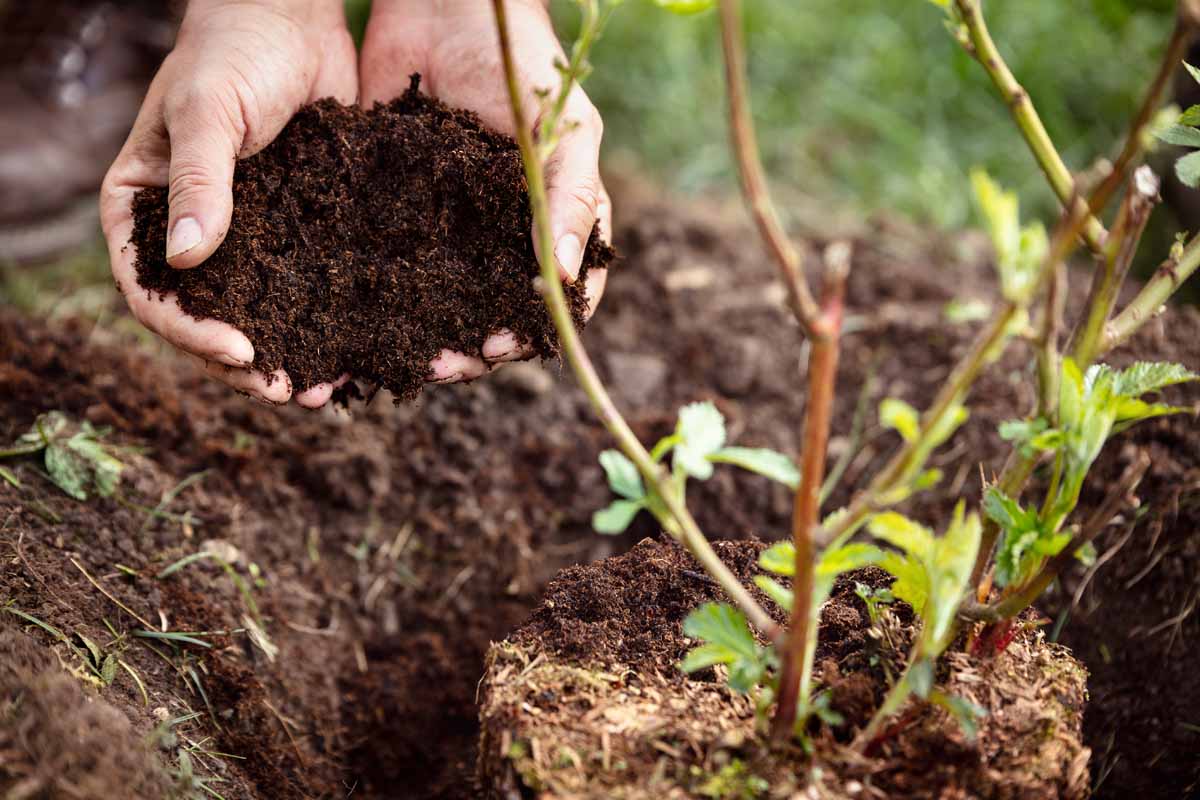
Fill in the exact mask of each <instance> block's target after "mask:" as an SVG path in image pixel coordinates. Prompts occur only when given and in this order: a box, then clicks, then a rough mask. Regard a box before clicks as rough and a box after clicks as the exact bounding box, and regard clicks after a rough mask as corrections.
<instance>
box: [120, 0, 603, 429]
mask: <svg viewBox="0 0 1200 800" xmlns="http://www.w3.org/2000/svg"><path fill="white" fill-rule="evenodd" d="M509 13H510V16H511V23H510V24H511V25H512V28H513V42H514V47H515V49H516V56H517V61H518V68H519V71H520V76H521V80H522V85H523V86H524V87H525V94H526V107H527V108H529V109H534V108H537V107H538V100H537V97H536V95H535V94H534V92H535V90H536V89H540V88H556V87H557V86H558V85H559V80H560V79H559V76H558V73H557V72H556V71H555V69H554V67H553V59H554V58H555V57H561V49H560V48H559V44H558V40H557V39H556V38H555V36H554V31H553V28H552V27H551V24H550V20H549V17H548V15H547V13H546V10H545V8H544V7H543V6H542V5H541V4H540V3H539V2H536V0H509ZM413 72H419V73H421V75H422V79H423V80H422V88H424V89H425V90H426V91H428V92H429V93H430V94H432V95H433V96H435V97H437V98H439V99H440V100H442V101H443V102H445V103H447V104H448V105H451V106H459V107H463V108H467V109H470V110H472V111H475V112H476V113H477V114H479V116H480V118H481V119H482V120H483V122H484V123H485V124H487V125H489V126H490V127H492V128H495V129H497V130H499V131H502V132H504V133H508V134H510V135H512V134H513V133H515V130H514V127H513V122H512V114H511V111H510V109H509V107H508V95H507V90H506V88H505V83H504V77H503V71H502V69H501V66H500V53H499V45H498V41H497V38H496V32H495V23H494V19H493V17H492V10H491V4H490V3H487V2H484V1H483V0H376V2H375V3H374V9H373V11H372V17H371V19H370V21H369V24H368V28H367V35H366V41H365V42H364V45H363V52H362V56H361V62H360V59H359V58H358V56H357V54H356V52H355V49H354V44H353V41H352V40H351V37H350V34H349V32H348V31H347V29H346V24H345V18H344V13H343V8H342V0H192V2H190V3H189V4H188V10H187V14H186V16H185V18H184V20H183V24H182V26H181V28H180V31H179V36H178V39H177V42H176V46H175V49H174V50H173V51H172V53H171V54H170V55H169V56H168V57H167V59H166V60H165V61H164V62H163V65H162V67H161V68H160V70H159V72H158V74H157V76H156V77H155V79H154V82H153V83H152V84H151V86H150V89H149V91H148V93H147V95H146V99H145V101H144V102H143V104H142V109H141V112H140V113H139V115H138V118H137V121H136V122H135V123H134V126H133V130H132V132H131V133H130V135H129V138H128V140H127V141H126V143H125V146H124V147H123V148H122V150H121V153H120V154H119V155H118V156H117V159H116V160H115V161H114V162H113V165H112V167H111V168H110V169H109V172H108V175H107V176H106V178H105V180H104V185H103V187H102V188H101V195H100V217H101V225H102V227H103V229H104V234H105V238H106V239H107V242H108V249H109V257H110V260H111V264H112V271H113V276H114V278H115V279H116V281H117V284H118V286H120V288H121V291H122V292H123V293H124V295H125V299H126V302H127V303H128V304H129V308H130V310H131V311H132V313H133V315H134V316H135V317H136V318H137V319H138V320H139V321H140V322H141V323H142V324H143V325H145V326H146V327H147V328H149V329H150V330H152V331H154V332H155V333H157V334H159V335H160V336H162V337H163V338H164V339H166V340H167V341H169V342H171V343H172V344H173V345H175V346H176V347H178V348H179V349H180V350H183V351H185V352H187V353H190V354H192V355H194V356H197V357H198V358H200V359H201V360H202V361H203V362H204V365H205V370H206V371H207V372H208V374H210V375H212V376H213V377H214V378H216V379H218V380H221V381H223V382H225V383H227V384H229V385H230V386H232V387H233V388H235V389H237V390H239V391H241V392H244V393H246V394H249V395H251V396H253V397H256V398H258V399H260V400H263V401H266V402H271V403H286V402H288V401H289V400H291V399H295V400H296V402H297V403H299V404H300V405H303V406H306V407H309V408H317V407H319V406H321V405H324V404H325V403H326V402H328V400H329V398H330V396H331V395H332V393H333V390H334V389H335V388H336V386H337V385H338V384H339V383H341V382H344V381H345V380H346V379H347V377H348V376H343V378H341V379H340V380H339V381H338V382H335V383H332V384H329V383H327V384H321V385H318V386H314V387H311V388H309V389H307V390H305V391H304V392H301V393H298V394H296V395H295V397H294V398H293V396H292V395H293V393H292V384H291V381H290V379H289V378H288V376H287V375H286V373H284V372H283V371H282V370H280V371H278V372H276V373H275V374H274V375H273V376H267V375H265V374H263V373H262V372H260V371H257V370H254V369H253V368H252V367H251V364H252V362H253V360H254V347H253V345H252V344H251V343H250V341H249V339H247V338H246V336H245V335H244V334H242V333H241V332H240V331H238V330H236V329H235V328H233V327H232V326H230V325H228V324H226V323H223V322H219V321H217V320H211V319H209V320H197V319H195V318H193V317H191V316H189V315H187V314H185V313H183V311H182V310H181V309H180V308H179V304H178V301H177V300H176V298H175V297H174V296H173V295H167V296H159V295H157V294H148V293H147V292H146V291H145V290H143V289H141V288H140V287H139V286H138V283H137V277H136V272H135V270H134V260H135V258H136V252H135V251H134V248H132V247H128V246H127V245H128V242H129V238H130V233H131V232H132V230H133V215H132V201H133V195H134V194H135V193H136V192H137V191H138V190H139V189H142V188H145V187H150V186H155V187H163V186H166V187H168V202H169V205H170V213H169V217H168V223H167V224H168V234H167V253H166V260H167V263H168V264H170V265H171V266H172V267H174V268H176V269H196V268H200V269H203V262H204V260H205V259H206V258H208V257H209V256H210V255H212V253H213V252H214V251H215V250H216V249H217V247H218V246H219V245H220V244H221V241H222V240H223V239H224V236H225V233H226V231H227V230H228V229H229V225H230V219H231V216H232V213H233V194H232V183H233V170H234V164H235V162H236V160H237V159H239V158H246V157H248V156H251V155H254V154H255V153H257V152H258V151H260V150H261V149H262V148H263V147H265V146H266V145H267V144H269V143H270V142H271V141H272V140H274V138H275V137H276V136H277V135H278V134H279V132H280V130H282V129H283V126H284V125H286V124H287V122H288V121H289V120H290V119H291V118H292V116H293V115H294V114H295V112H296V111H297V109H299V108H300V106H302V105H304V104H305V103H308V102H311V101H313V100H317V99H320V98H323V97H334V98H336V99H337V100H339V101H340V102H342V103H346V104H349V103H353V102H355V101H356V100H357V99H358V98H359V97H360V96H361V99H362V101H363V102H364V103H366V104H369V103H373V102H376V101H384V102H386V101H387V100H390V99H392V98H393V97H396V96H398V95H399V94H400V93H401V92H403V90H404V89H405V88H406V87H407V85H408V75H409V74H411V73H413ZM565 116H566V119H567V120H568V122H567V125H566V126H565V128H564V131H565V132H564V135H563V137H562V141H561V144H560V145H559V147H558V149H557V151H556V152H555V154H554V156H553V157H552V159H551V161H550V163H549V164H548V165H547V167H548V169H547V181H548V184H549V187H548V188H549V193H550V207H551V223H552V226H553V230H554V236H555V242H556V247H555V256H556V258H557V260H558V263H559V267H560V273H561V274H562V277H563V279H564V280H568V281H573V280H574V277H575V275H577V274H578V272H579V264H580V262H581V260H582V252H583V244H584V243H586V241H587V237H588V235H589V233H590V232H591V230H592V226H593V224H595V222H596V220H599V221H600V226H601V232H602V233H603V234H604V235H605V237H607V236H608V235H609V231H610V229H611V222H610V220H611V213H610V210H609V203H608V197H607V195H606V194H605V192H604V188H603V186H602V184H601V183H600V178H599V173H598V169H597V159H598V155H599V148H600V136H601V124H600V118H599V115H598V114H597V113H596V111H595V109H594V108H593V107H592V105H591V103H590V102H589V101H588V99H587V97H586V96H585V95H584V94H583V92H582V91H581V90H579V89H576V90H575V91H574V92H573V93H572V95H571V98H570V101H569V102H568V105H567V111H566V115H565ZM605 277H606V273H605V271H596V272H594V273H592V274H591V275H590V276H589V279H588V285H587V291H588V295H589V298H590V300H591V308H592V309H593V310H594V309H595V306H596V304H597V303H598V302H599V298H600V295H601V293H602V292H603V289H604V281H605ZM529 355H530V353H529V351H528V348H526V347H524V346H522V345H521V344H520V343H519V342H517V341H516V340H515V339H514V337H513V336H512V334H511V333H509V332H507V331H495V332H493V335H492V336H491V337H489V339H488V340H487V341H486V342H485V344H484V348H483V358H475V357H469V356H466V355H464V354H461V353H454V352H451V351H449V350H444V351H443V352H442V353H441V355H439V356H438V358H436V359H435V360H434V362H433V363H432V364H431V365H430V375H429V379H430V380H431V381H435V382H441V383H445V382H450V381H451V380H468V379H471V378H475V377H478V376H479V375H482V374H483V373H484V372H486V371H487V370H488V369H490V368H491V367H492V366H493V365H495V364H498V363H501V362H505V361H512V360H517V359H520V358H527V357H528V356H529Z"/></svg>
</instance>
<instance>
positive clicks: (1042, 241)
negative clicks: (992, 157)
mask: <svg viewBox="0 0 1200 800" xmlns="http://www.w3.org/2000/svg"><path fill="white" fill-rule="evenodd" d="M971 184H972V186H973V187H974V189H975V202H976V203H977V204H978V206H979V211H980V213H981V214H982V215H983V219H984V222H985V224H986V227H987V231H988V234H989V235H990V236H991V239H992V247H993V248H994V249H995V251H996V270H997V272H998V273H999V275H1000V288H1001V292H1002V293H1003V294H1004V297H1005V298H1006V299H1008V300H1012V301H1014V302H1022V301H1023V300H1025V299H1026V297H1027V296H1028V294H1029V292H1030V291H1031V290H1032V289H1033V285H1034V280H1035V278H1036V277H1037V273H1038V269H1039V268H1040V266H1041V263H1042V262H1043V261H1044V260H1045V258H1046V251H1047V250H1048V249H1049V246H1050V243H1049V240H1048V239H1047V238H1046V229H1045V227H1044V226H1043V225H1042V224H1041V223H1040V222H1031V223H1029V224H1027V225H1026V226H1024V227H1021V219H1020V205H1019V201H1018V199H1017V195H1016V193H1015V192H1006V191H1004V190H1003V189H1001V188H1000V185H999V184H997V183H996V182H995V181H993V180H992V178H991V177H990V176H989V175H988V174H987V172H985V171H984V170H982V169H975V170H972V171H971Z"/></svg>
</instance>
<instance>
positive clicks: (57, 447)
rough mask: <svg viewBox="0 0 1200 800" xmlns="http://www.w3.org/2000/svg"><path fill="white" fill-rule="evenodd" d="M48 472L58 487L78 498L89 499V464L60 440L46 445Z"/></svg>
mask: <svg viewBox="0 0 1200 800" xmlns="http://www.w3.org/2000/svg"><path fill="white" fill-rule="evenodd" d="M46 472H47V473H49V475H50V479H51V480H52V481H54V483H55V485H56V486H58V488H60V489H62V490H63V491H64V492H66V493H67V494H69V495H70V496H71V497H74V498H75V499H76V500H87V492H86V491H85V489H84V487H85V486H87V465H86V464H85V463H84V461H83V459H82V458H80V457H79V456H78V455H77V454H76V453H75V452H74V451H73V450H72V449H71V448H69V447H67V446H66V445H65V444H62V443H60V442H51V443H50V444H49V445H48V446H47V447H46Z"/></svg>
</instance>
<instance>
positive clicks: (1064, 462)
mask: <svg viewBox="0 0 1200 800" xmlns="http://www.w3.org/2000/svg"><path fill="white" fill-rule="evenodd" d="M1196 379H1197V376H1196V375H1195V374H1194V373H1192V372H1191V371H1190V370H1188V369H1186V368H1184V367H1182V366H1180V365H1178V364H1168V363H1152V362H1145V361H1143V362H1138V363H1136V364H1133V365H1132V366H1130V367H1127V368H1125V369H1123V370H1115V369H1113V368H1112V367H1109V366H1108V365H1106V364H1096V365H1094V366H1092V367H1091V368H1090V369H1088V371H1087V372H1086V373H1083V372H1081V371H1080V369H1079V367H1078V366H1077V365H1076V364H1075V362H1074V361H1073V360H1071V359H1069V358H1067V359H1064V361H1063V365H1062V376H1061V379H1060V382H1059V399H1058V424H1057V425H1054V426H1052V425H1051V423H1050V421H1049V420H1047V419H1044V418H1036V419H1031V420H1014V421H1009V422H1006V423H1004V424H1002V425H1001V426H1000V435H1001V436H1002V437H1003V438H1005V439H1008V440H1010V441H1012V442H1014V443H1015V444H1017V445H1018V446H1019V447H1020V449H1021V451H1022V452H1023V453H1026V454H1033V453H1035V452H1049V453H1053V454H1054V473H1053V477H1052V480H1051V483H1050V487H1049V488H1048V490H1047V493H1048V497H1047V498H1046V502H1045V503H1044V504H1043V505H1042V507H1041V508H1040V509H1033V508H1025V507H1023V506H1022V505H1021V504H1020V503H1019V502H1018V501H1017V500H1015V499H1014V498H1012V497H1009V496H1007V495H1005V494H1004V493H1003V492H1001V491H1000V490H999V489H997V488H995V487H993V488H990V489H989V490H988V491H987V493H986V494H985V497H984V505H983V508H984V513H985V514H986V515H987V516H988V518H989V519H991V520H993V521H994V522H996V524H997V525H999V527H1000V530H1001V531H1002V537H1001V539H1000V543H999V546H998V548H997V551H996V571H995V580H996V583H997V585H999V586H1009V585H1018V586H1019V585H1021V584H1023V583H1024V582H1025V581H1026V580H1028V579H1029V578H1030V577H1032V575H1033V574H1034V573H1036V572H1037V570H1038V569H1039V568H1040V567H1041V565H1042V564H1043V563H1044V562H1045V559H1046V558H1049V557H1051V556H1054V555H1057V554H1058V553H1060V552H1062V549H1063V548H1064V547H1066V546H1067V544H1068V543H1069V542H1070V541H1071V534H1070V533H1069V532H1066V531H1063V530H1062V526H1063V523H1064V522H1065V520H1066V519H1067V517H1068V516H1069V515H1070V514H1071V512H1072V511H1074V509H1075V506H1076V504H1077V503H1078V501H1079V493H1080V491H1081V489H1082V487H1083V481H1084V479H1085V478H1086V477H1087V473H1088V470H1090V469H1091V467H1092V464H1094V463H1095V461H1096V458H1097V457H1098V456H1099V455H1100V451H1101V450H1102V449H1103V447H1104V443H1105V442H1106V441H1107V440H1108V439H1109V437H1110V436H1112V435H1113V434H1115V433H1119V432H1121V431H1123V430H1125V429H1126V428H1128V427H1130V426H1131V425H1134V424H1135V423H1137V422H1140V421H1142V420H1146V419H1151V418H1153V417H1159V416H1163V415H1165V414H1174V413H1178V412H1181V411H1187V410H1188V409H1184V408H1179V407H1176V406H1170V405H1166V404H1163V403H1154V402H1147V401H1146V400H1144V399H1142V397H1143V396H1144V395H1147V394H1150V393H1153V392H1158V391H1160V390H1162V389H1165V388H1166V387H1168V386H1174V385H1177V384H1181V383H1186V382H1189V381H1194V380H1196Z"/></svg>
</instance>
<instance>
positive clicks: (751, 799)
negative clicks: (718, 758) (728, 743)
mask: <svg viewBox="0 0 1200 800" xmlns="http://www.w3.org/2000/svg"><path fill="white" fill-rule="evenodd" d="M693 769H697V770H698V769H699V768H698V767H694V768H693ZM770 789H771V784H770V783H768V782H767V780H766V779H765V778H760V777H759V776H757V775H754V774H751V772H750V770H749V769H748V768H747V767H746V765H745V763H743V762H742V761H741V759H737V758H735V759H733V760H732V761H730V762H729V763H728V764H726V765H725V766H723V767H721V769H720V771H718V772H717V773H715V774H712V775H709V776H708V779H707V780H705V781H704V783H702V784H701V785H700V786H699V787H698V788H697V789H696V792H697V793H698V794H699V795H700V796H701V797H709V798H712V800H755V798H759V797H763V796H764V795H765V794H766V793H767V792H768V791H770Z"/></svg>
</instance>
